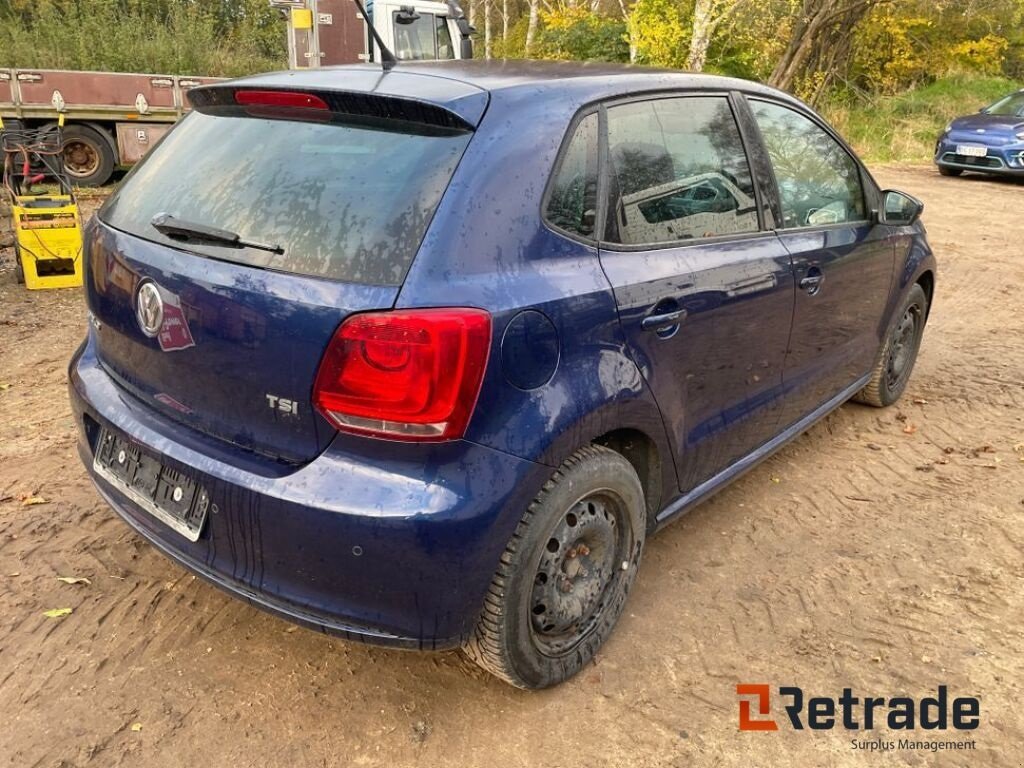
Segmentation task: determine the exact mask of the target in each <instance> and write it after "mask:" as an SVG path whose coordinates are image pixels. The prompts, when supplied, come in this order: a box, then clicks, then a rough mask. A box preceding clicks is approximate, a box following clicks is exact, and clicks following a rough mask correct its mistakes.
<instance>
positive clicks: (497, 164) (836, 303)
mask: <svg viewBox="0 0 1024 768" xmlns="http://www.w3.org/2000/svg"><path fill="white" fill-rule="evenodd" d="M191 101H192V106H193V110H192V112H191V113H190V114H189V115H188V116H187V117H186V118H185V119H184V120H182V121H181V122H180V123H179V124H178V125H177V126H176V127H175V128H174V130H173V131H171V132H170V134H169V135H168V136H167V137H166V139H164V141H163V142H162V143H161V144H160V145H159V147H157V148H155V149H154V150H153V151H152V152H151V153H150V154H149V156H148V157H147V158H146V160H145V161H144V162H143V163H141V164H140V165H138V166H137V167H136V168H135V169H134V171H133V172H132V173H131V174H130V176H129V177H128V178H126V180H125V181H124V184H123V185H122V187H121V188H120V190H119V191H118V192H117V193H116V194H115V195H114V196H113V197H112V198H110V200H109V201H108V202H107V204H106V205H105V206H104V207H103V209H102V210H101V211H100V213H99V214H98V216H97V217H96V218H95V219H94V220H93V222H92V223H91V225H90V226H89V228H88V232H87V254H88V265H87V270H86V274H87V277H86V285H87V287H86V291H87V297H88V307H89V313H90V314H89V319H90V326H89V329H88V337H87V339H86V340H85V342H84V344H83V345H82V347H81V348H80V349H79V350H78V352H77V353H76V354H75V356H74V358H73V360H72V361H71V368H70V391H71V399H72V402H73V406H74V412H75V417H76V419H77V421H78V425H79V427H80V428H81V440H80V450H81V455H82V458H83V460H84V461H85V463H86V465H87V467H88V468H89V471H90V473H91V475H92V478H93V480H94V481H95V484H96V486H97V488H98V489H99V492H100V494H102V496H103V497H104V498H105V499H106V500H107V501H108V502H109V503H110V505H111V506H112V507H113V508H114V509H115V510H116V511H117V513H118V514H119V515H120V516H121V517H122V518H124V520H125V522H127V523H128V525H130V526H131V527H132V528H133V529H134V530H135V531H136V532H138V534H139V535H141V536H142V537H144V538H145V539H147V540H149V541H150V542H152V544H153V545H154V546H156V547H157V548H159V549H160V550H161V551H162V552H164V553H165V554H166V555H167V556H168V557H170V558H172V559H173V560H175V561H177V562H178V563H180V564H181V565H182V566H184V567H185V568H188V569H189V570H191V571H193V572H194V573H196V574H199V575H200V576H202V577H204V578H206V579H208V580H209V581H210V582H212V583H213V584H215V585H217V586H219V587H221V588H223V589H225V590H226V591H228V592H229V593H231V594H233V595H235V596H237V597H240V598H243V599H245V600H248V601H249V602H251V603H252V604H254V605H256V606H258V607H260V608H263V609H266V610H268V611H272V612H274V613H276V614H278V615H280V616H283V617H285V618H286V619H288V620H290V621H294V622H297V623H300V624H303V625H305V626H308V627H312V628H316V629H319V630H322V631H325V632H330V633H335V634H339V635H341V636H343V637H346V638H350V639H353V640H363V641H368V642H373V643H381V644H388V645H393V646H399V647H404V648H417V649H442V648H457V647H462V648H464V649H465V650H466V651H467V652H468V654H469V655H470V656H471V657H472V658H473V659H475V660H476V661H477V662H478V663H480V664H481V665H482V666H483V667H484V668H486V669H487V670H489V671H491V672H493V673H494V674H496V675H498V676H500V677H501V678H503V679H505V680H506V681H508V682H510V683H512V684H513V685H517V686H520V687H524V688H539V687H543V686H548V685H552V684H555V683H558V682H560V681H562V680H565V679H566V678H568V677H570V676H571V675H573V674H574V673H576V672H577V671H578V670H579V669H580V668H581V667H583V666H584V665H585V664H586V663H587V662H588V660H589V659H591V658H592V657H593V655H594V653H595V651H596V650H597V649H598V648H599V647H600V645H601V644H602V642H603V641H604V640H605V639H606V638H607V637H608V635H609V633H610V632H611V631H612V628H613V626H614V625H615V623H616V620H617V618H618V617H619V615H620V614H621V612H622V610H623V605H624V603H625V601H626V598H627V595H628V593H629V591H630V588H631V586H632V585H633V583H634V579H635V578H636V575H637V569H638V567H639V566H640V562H641V557H642V554H643V551H644V542H645V540H646V538H647V537H648V536H649V535H651V534H652V533H654V532H655V531H656V530H658V529H659V528H661V527H662V526H664V525H665V524H667V523H669V522H670V521H671V520H673V519H674V518H676V517H678V516H680V515H681V514H683V513H684V512H686V511H687V510H688V509H690V508H691V507H693V506H694V505H695V504H696V503H698V502H699V501H701V500H702V499H704V498H706V497H707V496H708V495H709V494H711V493H713V492H714V491H716V490H718V489H720V488H721V487H723V486H724V485H725V484H726V483H728V482H729V481H730V480H732V479H733V478H735V477H736V476H737V475H739V474H740V473H742V472H743V471H744V470H746V469H748V468H750V467H751V466H753V465H754V464H755V463H757V462H758V461H759V460H761V459H763V458H764V457H765V456H767V455H769V454H770V453H771V452H772V451H774V450H775V449H777V448H778V447H779V446H781V445H782V444H783V443H785V442H786V441H787V440H789V439H790V438H792V437H794V436H796V435H798V434H799V433H800V432H801V431H803V430H805V429H807V427H809V426H810V425H811V424H813V423H814V422H816V421H817V420H819V419H821V418H822V417H823V416H824V415H825V414H827V413H828V412H829V411H831V410H832V409H834V408H836V407H838V406H840V405H841V404H843V403H844V402H846V401H847V400H849V399H851V398H854V399H857V400H859V401H861V402H865V403H869V404H871V405H875V406H885V405H888V404H890V403H892V402H893V401H894V400H896V399H897V398H898V397H899V396H900V395H901V393H902V392H903V390H904V388H905V387H906V385H907V379H908V377H909V375H910V372H911V369H912V367H913V365H914V360H915V357H916V354H917V351H918V345H919V344H920V342H921V337H922V332H923V330H924V326H925V322H926V320H927V318H928V309H929V304H930V301H931V297H932V292H933V286H934V279H935V278H934V275H935V262H934V259H933V256H932V253H931V251H930V249H929V247H928V245H927V243H926V241H925V235H924V230H923V228H922V226H921V224H920V222H919V220H918V217H919V214H920V212H921V204H920V203H919V202H917V201H916V200H914V199H913V198H910V197H908V196H906V195H903V194H901V193H899V192H893V191H889V192H884V191H882V190H880V189H879V188H878V186H877V185H876V184H875V182H874V180H873V179H872V178H871V175H870V174H869V173H868V172H867V170H866V169H865V168H864V166H863V165H862V164H861V163H860V162H859V161H858V159H857V158H856V157H855V156H854V154H853V153H852V152H851V150H850V149H849V147H847V145H846V144H845V143H844V142H843V141H842V139H840V138H839V137H838V136H837V135H836V134H835V133H834V132H833V131H832V129H830V128H829V127H828V125H826V124H825V123H824V122H823V121H822V120H821V118H819V117H818V116H817V115H816V114H814V112H812V111H811V110H809V109H808V108H807V107H806V106H804V105H803V104H801V103H799V102H798V101H796V100H794V99H793V98H791V97H789V96H786V95H784V94H782V93H779V92H777V91H774V90H771V89H768V88H765V87H762V86H759V85H754V84H752V83H748V82H743V81H738V80H730V79H723V78H718V77H710V76H700V75H687V74H679V73H668V72H656V71H643V70H635V69H629V68H604V67H601V68H599V67H594V66H586V65H564V66H563V65H540V64H525V63H514V64H513V63H509V64H500V63H490V64H489V63H484V62H465V63H459V64H454V65H453V64H443V65H442V64H422V65H421V64H417V65H408V66H407V65H404V64H403V65H401V66H399V67H397V68H395V69H394V70H392V71H391V72H389V73H386V74H382V73H381V71H380V70H378V69H375V68H373V67H370V66H356V67H344V68H339V69H322V70H314V71H307V72H303V73H295V72H292V73H281V74H271V75H265V76H259V77H253V78H249V79H243V80H236V81H233V82H229V83H223V84H218V85H215V86H209V87H204V88H199V89H196V90H194V91H192V93H191Z"/></svg>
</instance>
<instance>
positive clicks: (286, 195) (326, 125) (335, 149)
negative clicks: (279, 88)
mask: <svg viewBox="0 0 1024 768" xmlns="http://www.w3.org/2000/svg"><path fill="white" fill-rule="evenodd" d="M471 135H472V134H470V133H468V132H446V131H444V130H441V129H435V128H427V127H422V126H418V125H413V124H411V123H404V122H401V123H400V122H397V121H384V120H374V121H371V120H369V119H366V118H356V117H343V116H334V117H333V118H332V120H331V121H329V122H295V121H290V120H279V119H264V118H257V117H250V116H234V115H231V116H228V115H224V114H206V113H200V112H192V113H191V114H189V115H188V116H187V117H186V118H184V120H182V121H181V123H180V124H179V125H177V126H176V127H175V129H174V130H173V131H171V132H170V133H169V134H168V135H167V137H166V138H165V139H164V141H163V142H161V144H160V146H159V147H157V148H155V149H154V150H153V151H152V152H150V153H149V155H147V157H146V158H145V160H144V161H143V162H142V163H140V164H139V165H138V166H136V168H135V170H134V171H133V172H132V173H131V175H130V176H128V177H127V178H126V180H125V182H124V184H123V185H122V187H121V189H120V190H119V191H118V192H117V194H116V195H115V196H114V197H113V198H111V200H110V202H109V203H108V204H107V206H106V207H105V208H104V209H103V211H102V212H101V214H100V216H101V218H102V219H103V221H105V222H106V223H107V224H109V225H110V226H112V227H115V228H116V229H120V230H123V231H125V232H129V233H130V234H133V235H137V236H139V237H142V238H145V239H147V240H152V241H155V242H160V243H165V244H171V245H175V247H178V248H185V249H187V250H190V251H194V252H196V253H199V254H201V255H204V256H210V257H213V258H218V259H223V260H227V261H234V262H239V263H244V264H251V265H253V266H260V267H265V268H268V269H274V270H279V271H283V272H293V273H297V274H303V275H314V276H317V277H325V278H330V279H334V280H343V281H346V282H354V283H366V284H374V285H397V284H400V283H401V282H402V280H403V279H404V277H405V273H406V271H407V270H408V268H409V265H410V264H411V263H412V259H413V257H414V256H415V254H416V251H417V250H418V249H419V246H420V242H421V241H422V239H423V235H424V234H425V232H426V229H427V225H428V224H429V223H430V220H431V218H432V217H433V215H434V210H435V209H436V207H437V205H438V203H439V202H440V200H441V196H442V195H443V194H444V191H445V189H446V188H447V187H448V183H449V181H450V180H451V177H452V174H453V173H454V171H455V167H456V165H457V164H458V162H459V159H460V158H461V157H462V153H463V151H464V150H465V148H466V146H467V144H468V143H469V140H470V137H471ZM159 213H169V214H171V215H173V216H174V217H175V218H176V219H183V220H186V221H190V222H197V223H201V224H206V225H209V226H212V227H217V228H220V229H225V230H229V231H231V232H234V233H237V234H239V235H241V237H242V238H244V239H246V240H249V241H256V242H262V243H269V244H274V245H279V246H280V247H281V249H282V250H283V253H282V254H272V253H268V252H266V251H258V250H252V249H235V248H226V247H220V246H215V245H207V244H197V243H194V242H188V243H186V244H181V243H175V242H174V241H171V240H169V239H168V238H166V237H164V236H163V235H162V234H160V233H159V232H157V231H156V230H155V229H154V228H153V226H152V224H151V221H152V219H153V217H154V216H156V215H157V214H159Z"/></svg>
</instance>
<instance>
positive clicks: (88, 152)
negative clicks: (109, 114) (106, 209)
mask: <svg viewBox="0 0 1024 768" xmlns="http://www.w3.org/2000/svg"><path fill="white" fill-rule="evenodd" d="M62 139H63V141H64V170H65V171H66V172H67V174H68V176H69V177H70V179H71V183H72V184H73V185H74V186H77V187H99V186H102V185H103V184H106V183H107V182H108V181H110V177H111V176H113V175H114V166H115V165H116V164H117V157H116V155H115V154H114V149H113V147H111V146H110V142H109V141H108V140H107V137H106V136H103V135H102V134H101V133H100V132H99V131H97V130H95V129H93V128H90V127H89V126H87V125H69V126H67V127H65V128H64V130H63V134H62Z"/></svg>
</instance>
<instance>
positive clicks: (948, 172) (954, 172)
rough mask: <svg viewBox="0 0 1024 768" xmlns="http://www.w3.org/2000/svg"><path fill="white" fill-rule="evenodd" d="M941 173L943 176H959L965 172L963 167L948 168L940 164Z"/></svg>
mask: <svg viewBox="0 0 1024 768" xmlns="http://www.w3.org/2000/svg"><path fill="white" fill-rule="evenodd" d="M939 173H940V174H942V175H943V176H959V175H960V174H961V173H963V169H962V168H946V167H945V166H943V165H940V166H939Z"/></svg>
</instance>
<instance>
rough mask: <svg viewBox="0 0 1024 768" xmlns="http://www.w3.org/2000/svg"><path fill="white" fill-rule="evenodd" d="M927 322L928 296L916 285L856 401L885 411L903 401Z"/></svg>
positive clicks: (901, 307)
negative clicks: (898, 401) (901, 398)
mask: <svg viewBox="0 0 1024 768" xmlns="http://www.w3.org/2000/svg"><path fill="white" fill-rule="evenodd" d="M927 319H928V296H927V295H926V294H925V292H924V289H923V288H922V287H921V285H920V284H919V283H915V284H914V287H913V288H911V289H910V292H909V293H908V294H907V298H906V299H904V300H903V303H902V304H901V305H900V310H899V311H898V312H897V313H896V319H895V321H894V322H893V324H892V327H891V328H890V329H889V331H888V333H886V336H885V343H884V344H883V345H882V351H881V353H880V354H879V356H878V360H877V361H876V362H875V367H874V369H873V370H872V371H871V379H870V381H868V383H867V385H866V386H865V387H864V389H862V390H861V391H860V392H858V393H857V394H856V395H854V398H853V399H854V400H856V401H857V402H859V403H864V404H865V405H873V406H875V407H876V408H884V407H886V406H888V405H892V404H893V403H895V402H896V401H897V400H899V399H900V396H901V395H902V394H903V390H905V389H906V388H907V382H908V381H909V380H910V374H911V373H912V372H913V370H914V363H915V361H916V360H917V352H918V349H920V347H921V337H922V335H923V334H924V326H925V323H926V321H927Z"/></svg>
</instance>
